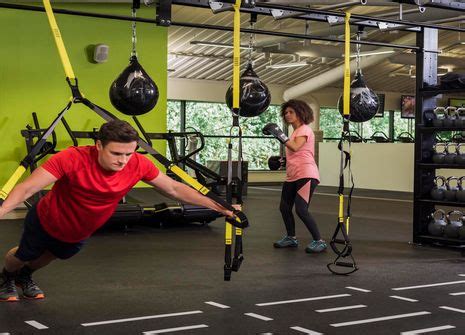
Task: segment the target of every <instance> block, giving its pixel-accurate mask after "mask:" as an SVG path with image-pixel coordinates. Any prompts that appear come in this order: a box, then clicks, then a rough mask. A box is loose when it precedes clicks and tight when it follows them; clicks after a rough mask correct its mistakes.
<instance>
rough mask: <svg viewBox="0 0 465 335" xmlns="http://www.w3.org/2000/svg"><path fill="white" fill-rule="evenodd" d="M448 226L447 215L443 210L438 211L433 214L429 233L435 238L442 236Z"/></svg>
mask: <svg viewBox="0 0 465 335" xmlns="http://www.w3.org/2000/svg"><path fill="white" fill-rule="evenodd" d="M446 225H447V222H446V213H445V212H444V211H443V210H442V209H437V210H436V211H434V212H433V213H432V214H431V221H430V223H429V224H428V232H429V233H430V234H431V235H433V236H442V234H443V233H444V228H445V227H446Z"/></svg>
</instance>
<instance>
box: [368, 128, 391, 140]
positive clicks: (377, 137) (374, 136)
mask: <svg viewBox="0 0 465 335" xmlns="http://www.w3.org/2000/svg"><path fill="white" fill-rule="evenodd" d="M370 140H372V141H375V142H376V143H389V142H391V139H390V138H389V137H388V136H387V135H386V134H385V133H384V132H382V131H375V132H374V133H373V134H372V135H371V137H370Z"/></svg>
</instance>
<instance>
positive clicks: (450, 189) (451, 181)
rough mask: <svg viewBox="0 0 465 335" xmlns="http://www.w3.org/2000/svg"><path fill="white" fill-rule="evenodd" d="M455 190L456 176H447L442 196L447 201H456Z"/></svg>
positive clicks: (456, 184)
mask: <svg viewBox="0 0 465 335" xmlns="http://www.w3.org/2000/svg"><path fill="white" fill-rule="evenodd" d="M457 190H458V178H457V177H453V176H451V177H448V178H447V180H446V190H445V192H444V198H445V199H446V200H447V201H456V200H457Z"/></svg>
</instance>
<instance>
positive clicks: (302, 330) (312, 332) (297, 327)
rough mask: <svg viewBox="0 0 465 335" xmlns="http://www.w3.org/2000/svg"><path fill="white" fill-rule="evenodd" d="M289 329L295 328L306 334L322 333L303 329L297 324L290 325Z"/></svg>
mask: <svg viewBox="0 0 465 335" xmlns="http://www.w3.org/2000/svg"><path fill="white" fill-rule="evenodd" d="M290 328H291V329H294V330H297V331H298V332H301V333H305V334H308V335H323V333H318V332H315V331H313V330H310V329H305V328H302V327H299V326H294V327H290Z"/></svg>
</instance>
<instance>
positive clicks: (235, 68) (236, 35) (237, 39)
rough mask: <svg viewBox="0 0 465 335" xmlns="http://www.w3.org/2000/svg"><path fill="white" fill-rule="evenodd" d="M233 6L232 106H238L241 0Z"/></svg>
mask: <svg viewBox="0 0 465 335" xmlns="http://www.w3.org/2000/svg"><path fill="white" fill-rule="evenodd" d="M233 7H234V33H233V41H234V44H233V45H234V53H233V108H234V109H237V108H239V84H240V83H239V82H240V73H239V72H240V70H241V49H240V45H241V12H240V9H241V0H236V4H235V5H233Z"/></svg>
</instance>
